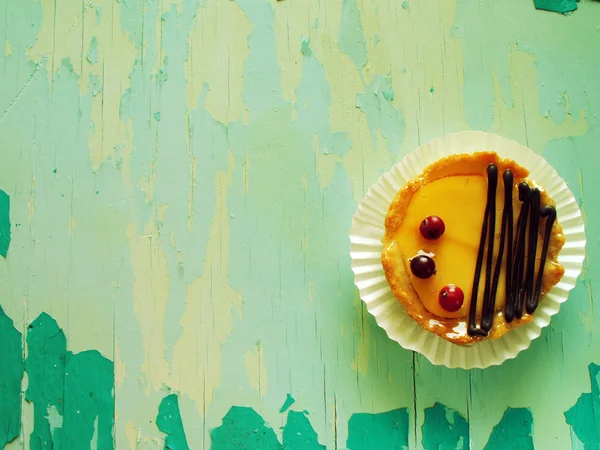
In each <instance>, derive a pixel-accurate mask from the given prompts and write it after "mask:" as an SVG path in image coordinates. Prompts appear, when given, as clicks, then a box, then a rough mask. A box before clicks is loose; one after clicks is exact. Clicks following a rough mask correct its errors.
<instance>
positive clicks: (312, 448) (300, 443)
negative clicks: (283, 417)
mask: <svg viewBox="0 0 600 450" xmlns="http://www.w3.org/2000/svg"><path fill="white" fill-rule="evenodd" d="M283 448H284V449H285V450H325V446H324V445H321V444H319V436H318V435H317V433H316V432H315V430H314V429H313V427H312V425H311V423H310V420H308V417H306V416H305V415H304V413H301V412H298V411H290V412H289V413H288V417H287V422H286V424H285V428H284V429H283Z"/></svg>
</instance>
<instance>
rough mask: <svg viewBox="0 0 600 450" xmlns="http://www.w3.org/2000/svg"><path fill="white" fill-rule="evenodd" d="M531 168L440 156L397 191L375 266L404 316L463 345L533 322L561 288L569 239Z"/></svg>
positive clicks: (495, 158)
mask: <svg viewBox="0 0 600 450" xmlns="http://www.w3.org/2000/svg"><path fill="white" fill-rule="evenodd" d="M555 207H556V205H555V203H554V201H553V200H552V198H550V196H549V195H548V193H547V192H546V191H545V190H544V189H543V188H541V187H540V186H538V185H537V184H536V183H535V180H532V179H529V171H528V170H527V169H525V168H524V167H521V166H520V165H519V164H517V163H516V162H515V161H513V160H511V159H507V158H501V157H500V156H499V155H498V154H497V153H495V152H492V151H477V152H473V153H468V154H454V155H449V156H445V157H442V158H441V159H439V160H437V161H436V162H434V163H432V164H430V165H429V166H428V167H427V168H425V170H424V171H423V173H421V174H420V175H419V176H417V177H415V178H413V179H411V180H410V181H408V183H406V184H405V185H404V186H403V187H402V188H401V189H400V190H399V191H398V192H397V193H396V195H395V197H394V199H393V201H392V202H391V204H390V207H389V210H388V211H387V215H386V217H385V233H384V236H383V239H382V244H383V251H382V253H381V263H382V266H383V269H384V272H385V278H386V279H387V282H388V283H389V287H390V288H391V290H392V291H393V293H394V296H395V297H396V299H397V300H398V301H399V302H400V303H401V304H402V305H403V306H404V308H405V309H406V312H407V313H408V315H409V316H410V317H411V318H412V319H414V320H415V321H416V322H417V323H418V324H419V325H420V326H421V327H423V328H424V329H425V330H427V331H430V332H432V333H435V334H437V335H438V336H440V337H442V338H444V339H446V340H447V341H449V342H451V343H454V344H459V345H467V346H468V345H472V344H475V343H477V342H480V341H482V340H494V339H498V338H500V337H501V336H503V335H504V334H506V333H507V332H508V331H510V330H511V329H514V328H517V327H520V326H522V325H524V324H526V323H528V322H530V321H531V320H532V317H533V314H534V312H535V311H536V309H537V308H538V306H539V305H540V302H543V300H544V296H545V294H546V293H548V292H549V291H550V290H551V289H552V287H553V286H555V285H556V284H557V283H559V282H560V280H561V278H562V277H563V275H564V272H565V271H564V268H563V266H562V265H561V264H560V263H559V261H558V255H559V252H560V251H561V249H562V248H563V246H564V244H565V237H564V235H563V230H562V227H561V224H560V223H559V220H558V219H559V218H557V213H556V208H555Z"/></svg>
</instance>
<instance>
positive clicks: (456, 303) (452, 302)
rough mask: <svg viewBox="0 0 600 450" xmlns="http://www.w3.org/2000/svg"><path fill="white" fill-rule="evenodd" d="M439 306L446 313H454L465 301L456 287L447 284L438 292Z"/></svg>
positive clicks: (463, 295)
mask: <svg viewBox="0 0 600 450" xmlns="http://www.w3.org/2000/svg"><path fill="white" fill-rule="evenodd" d="M438 298H439V302H440V306H441V307H442V308H444V309H445V310H446V311H448V312H455V311H458V310H459V309H460V307H461V306H462V305H463V302H464V300H465V294H463V291H462V289H461V288H459V287H458V286H454V285H453V284H449V285H448V286H444V287H443V288H442V289H441V290H440V295H439V297H438Z"/></svg>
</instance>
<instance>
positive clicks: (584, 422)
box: [565, 364, 600, 450]
mask: <svg viewBox="0 0 600 450" xmlns="http://www.w3.org/2000/svg"><path fill="white" fill-rule="evenodd" d="M589 372H590V381H591V385H592V391H591V392H589V393H584V394H581V397H579V399H578V400H577V403H576V404H575V405H574V406H573V407H572V408H571V409H569V410H568V411H567V412H565V419H566V420H567V423H568V424H569V425H570V426H571V427H572V428H573V431H574V432H575V435H576V436H577V438H578V439H579V440H580V441H581V442H582V443H583V445H584V449H585V450H593V449H597V448H600V387H599V383H600V366H598V365H596V364H590V366H589Z"/></svg>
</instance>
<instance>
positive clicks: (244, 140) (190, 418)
mask: <svg viewBox="0 0 600 450" xmlns="http://www.w3.org/2000/svg"><path fill="white" fill-rule="evenodd" d="M578 6H579V8H578V9H577V11H575V12H573V13H572V14H569V15H561V14H556V13H552V12H547V11H540V10H536V9H535V7H534V5H533V1H520V0H506V1H503V2H497V1H496V2H495V1H493V0H461V1H457V0H418V1H417V0H405V1H403V2H402V1H382V0H329V1H320V0H307V1H295V0H286V1H276V0H234V1H229V0H202V1H199V0H176V1H159V0H118V1H115V0H93V1H90V2H88V1H80V2H77V1H74V0H0V36H2V38H1V39H2V40H3V41H4V43H3V44H0V79H1V80H2V83H0V189H1V190H2V191H3V192H5V193H6V194H7V195H8V196H9V197H10V203H9V204H10V226H11V228H10V237H11V240H10V248H9V250H8V252H6V255H4V252H2V253H0V305H1V307H2V309H3V310H4V311H5V313H6V315H7V318H6V320H4V321H3V322H2V323H5V324H6V329H3V328H0V335H4V334H3V333H4V332H6V333H7V334H6V335H10V336H16V335H17V334H16V332H14V331H12V330H13V328H12V327H13V325H12V324H11V323H10V321H11V320H12V321H14V327H15V328H16V330H17V331H18V332H20V333H21V334H22V339H23V346H24V347H23V348H24V349H25V350H21V348H20V347H19V346H16V343H15V345H13V346H10V347H8V346H6V349H5V347H3V344H2V343H0V352H1V353H0V361H1V362H0V371H6V369H7V367H5V366H3V365H7V364H9V361H13V360H14V358H12V359H11V358H9V357H8V355H14V352H15V351H16V352H20V351H23V352H24V354H23V356H24V359H25V357H26V355H27V353H26V352H27V337H28V330H29V329H28V326H29V325H30V324H31V323H34V321H35V320H36V318H39V317H42V318H44V320H47V321H49V322H52V320H51V319H54V320H56V322H57V324H58V327H60V328H59V331H60V329H62V332H63V333H64V336H65V337H66V342H67V349H61V352H63V353H65V352H66V353H65V354H69V355H74V356H73V357H74V358H76V359H77V360H83V359H82V357H81V355H87V354H88V353H82V352H84V351H86V350H97V351H98V352H99V353H100V354H101V356H100V355H98V354H97V353H93V354H94V355H95V356H94V357H95V358H97V359H98V361H102V364H106V363H107V362H108V361H107V360H110V361H114V408H115V420H114V447H115V448H117V449H159V448H161V449H162V448H165V439H169V438H165V434H164V433H163V432H162V431H165V429H167V428H168V429H175V430H176V432H177V433H176V436H175V437H173V436H174V435H173V434H172V432H171V431H166V433H167V434H168V435H169V436H170V441H171V442H173V441H175V440H177V439H179V441H180V442H187V444H186V445H189V448H192V449H209V448H211V442H212V448H214V449H216V450H218V449H228V448H234V447H235V448H244V447H243V445H246V447H247V448H260V449H263V448H282V447H284V448H298V449H299V448H304V449H313V448H314V449H320V448H322V446H326V448H328V449H346V448H347V449H349V450H358V449H367V448H368V449H370V450H378V449H380V448H381V449H384V448H385V449H390V448H403V447H406V445H408V447H409V448H415V449H417V448H426V449H430V448H436V447H437V448H444V449H445V448H473V449H481V448H488V449H498V448H510V447H507V445H514V444H515V442H519V445H521V448H532V447H533V446H535V448H539V449H550V448H560V449H562V448H574V449H582V448H584V449H592V448H596V446H598V445H600V428H599V425H598V424H599V423H600V422H599V421H598V420H597V417H596V416H594V414H595V411H596V414H597V411H598V410H600V407H599V406H598V404H599V402H600V397H599V395H600V394H599V391H598V380H597V376H598V367H597V366H596V365H595V364H598V363H600V361H599V360H598V354H599V350H600V337H599V336H600V335H599V334H598V328H597V327H599V326H600V317H599V315H598V312H597V310H598V308H594V303H593V294H594V291H595V289H596V284H597V283H598V280H599V279H600V278H599V277H600V272H599V271H598V270H597V268H596V266H597V264H596V261H600V234H599V231H598V230H599V229H600V208H599V207H598V206H599V205H598V200H597V196H596V195H595V192H596V191H597V189H598V180H597V176H596V168H597V167H599V166H600V152H599V151H598V142H600V83H599V82H598V73H599V72H600V67H599V64H600V28H599V26H600V4H598V3H597V2H593V1H591V0H582V1H581V2H579V3H578ZM464 129H481V130H486V131H490V132H493V133H497V134H500V135H502V136H505V137H508V138H511V139H514V140H516V141H518V142H520V143H523V144H526V145H528V146H529V147H530V148H532V149H533V150H534V151H535V152H538V153H540V154H542V155H543V156H544V157H545V158H546V159H547V160H548V161H549V162H550V163H551V164H552V165H553V166H554V167H555V168H556V169H557V170H558V172H559V173H560V175H561V176H562V177H563V178H565V179H566V181H567V182H568V184H569V186H570V188H571V190H572V191H573V192H574V194H575V196H576V198H577V199H578V201H579V202H580V204H581V207H582V210H583V212H584V214H585V217H586V224H587V237H588V242H589V245H588V259H587V263H586V267H585V270H584V274H583V276H582V277H581V280H580V283H579V285H578V286H577V288H576V289H575V290H574V291H573V292H572V294H571V297H570V299H569V301H568V302H567V303H566V304H565V305H564V308H563V309H562V310H561V312H560V314H559V315H558V316H557V317H556V318H555V319H554V320H553V321H552V324H551V326H550V327H548V328H547V329H545V330H544V333H543V334H542V336H541V337H540V338H539V339H537V340H536V341H535V342H534V344H533V345H532V347H531V348H530V349H528V350H527V351H525V352H523V353H522V354H520V355H519V357H518V358H517V359H516V360H514V361H507V362H506V363H505V364H503V365H502V366H500V367H494V368H490V369H486V370H473V371H469V372H466V371H462V370H449V369H445V368H443V367H436V366H432V365H431V364H430V363H428V362H427V361H426V360H425V359H424V358H422V357H421V356H419V355H417V354H412V353H411V352H408V351H405V350H403V349H402V348H400V347H399V346H398V345H396V344H395V343H393V342H391V341H390V340H389V339H388V338H387V337H386V335H385V333H384V332H383V331H382V330H381V329H380V328H379V327H378V326H377V325H376V323H375V321H374V320H373V318H372V317H371V316H370V315H369V314H368V313H367V312H366V309H365V308H364V306H363V305H362V303H361V301H360V299H359V298H358V296H357V294H356V291H355V288H354V285H353V279H352V272H351V270H350V257H349V254H348V252H349V241H348V237H347V233H348V229H349V227H350V221H351V217H352V214H353V212H354V209H355V207H356V205H357V202H358V200H359V199H361V198H362V197H363V195H364V194H365V191H366V190H367V189H368V187H369V186H370V185H371V184H372V183H373V182H374V181H376V179H377V178H378V176H379V174H380V173H382V172H383V171H385V170H387V169H388V168H389V167H390V166H391V165H392V164H393V163H394V162H396V161H398V160H400V159H401V158H402V157H403V156H404V155H406V154H407V153H408V152H410V151H412V150H414V149H415V148H417V147H418V146H419V145H420V144H423V143H425V142H427V141H429V140H430V139H432V138H434V137H438V136H441V135H443V134H446V133H449V132H455V131H460V130H464ZM3 233H4V231H3V230H0V239H1V237H2V236H3V235H4V234H3ZM4 256H6V258H5V257H4ZM41 314H44V315H42V316H40V315H41ZM9 318H10V319H9ZM55 325H56V324H54V325H53V326H55ZM1 326H4V325H0V327H1ZM29 334H31V333H29ZM7 342H8V341H7ZM7 345H8V344H7ZM10 364H19V362H18V361H16V362H14V361H13V363H10ZM11 367H12V366H11ZM36 367H37V366H36ZM39 367H44V365H43V361H42V362H40V365H39ZM6 373H8V372H6ZM11 373H12V372H11ZM30 375H31V374H30ZM31 376H32V377H34V379H33V380H29V379H28V376H25V377H24V378H23V386H22V390H23V391H25V390H26V389H27V386H28V383H30V382H34V384H35V383H36V382H39V381H40V379H42V378H43V377H44V374H43V370H42V371H40V370H38V371H37V372H36V374H35V375H31ZM3 379H4V378H2V376H0V392H1V391H2V389H5V388H7V386H9V385H10V386H11V388H10V389H12V391H11V392H9V394H10V395H12V396H14V395H16V394H18V393H15V392H14V391H15V388H14V386H15V380H14V377H12V378H11V381H10V383H8V382H7V383H3V381H2V380H3ZM69 386H72V387H71V388H69V389H71V390H70V391H69V395H72V394H74V395H83V394H85V393H86V392H87V391H85V390H84V388H83V387H81V386H82V385H79V384H77V383H75V384H71V385H69ZM86 389H87V388H86ZM84 391H85V392H84ZM102 392H105V390H103V391H102ZM173 394H175V395H176V397H169V396H170V395H173ZM288 394H290V395H291V396H292V397H293V398H294V399H295V403H293V404H292V405H290V406H289V409H287V410H284V411H283V412H280V410H281V409H283V408H282V406H281V405H282V404H283V403H284V401H285V400H286V397H287V395H288ZM167 397H168V399H169V400H168V403H164V402H165V400H164V399H165V398H167ZM0 398H4V397H2V395H0ZM11 398H12V397H11ZM21 398H22V417H21V422H22V427H21V430H20V434H19V436H18V437H17V438H16V439H15V440H14V441H13V442H12V443H10V444H8V446H7V447H6V448H9V449H17V448H19V449H21V448H23V449H25V448H26V449H30V448H31V449H34V448H45V447H36V444H34V443H33V442H32V441H30V435H32V433H33V432H34V422H35V420H36V418H37V420H38V421H39V423H43V424H44V426H46V425H47V426H48V430H50V431H52V430H54V431H56V430H57V429H60V430H61V431H60V432H59V433H58V434H52V433H50V434H47V433H46V434H45V436H48V435H49V436H51V438H52V439H58V440H60V439H64V436H69V434H71V435H73V436H78V439H83V438H82V436H85V439H87V440H89V441H90V448H102V446H105V447H103V448H109V447H108V446H107V445H108V444H106V442H104V441H102V442H103V444H102V446H101V445H100V440H99V439H103V438H102V436H105V430H104V429H103V430H102V431H100V434H99V431H98V426H99V425H98V423H97V420H94V419H93V418H87V419H85V420H84V422H85V423H84V425H82V426H85V430H86V432H85V433H83V432H81V430H80V429H79V428H77V427H78V426H79V425H77V423H78V422H77V421H74V422H72V421H71V422H69V421H68V420H66V419H65V418H66V417H67V416H66V415H65V417H62V415H61V413H60V411H61V410H60V408H56V407H54V409H49V410H45V411H44V410H40V409H39V408H42V406H39V405H46V406H48V405H52V404H53V403H52V402H50V401H49V399H48V398H45V397H38V400H37V402H33V403H29V402H26V401H25V400H24V396H23V395H22V396H21ZM78 398H79V397H78ZM175 400H177V401H175ZM82 401H83V400H82ZM13 403H14V402H13ZM161 404H162V405H164V404H168V405H169V411H170V414H171V415H175V416H177V415H178V414H179V415H180V420H179V418H177V421H176V424H175V425H173V423H171V422H169V421H168V420H167V418H166V416H164V418H163V419H161V420H166V421H165V422H163V425H161V426H160V428H161V430H162V431H161V430H159V426H157V424H156V418H157V416H158V414H159V408H160V405H161ZM102 405H104V404H102ZM13 406H14V405H13ZM36 407H38V410H37V411H36V410H35V408H36ZM3 408H5V406H4V405H0V422H2V424H0V427H4V425H6V424H10V427H11V428H10V431H11V432H10V433H8V434H7V439H8V438H9V437H10V438H12V435H13V434H14V433H13V431H14V428H13V427H14V424H15V418H14V416H10V415H6V414H5V412H6V410H5V409H3ZM13 409H14V408H13ZM67 409H68V408H67ZM69 411H70V410H69ZM304 412H306V413H304ZM11 414H12V413H11ZM69 414H70V413H69ZM161 417H163V416H161ZM177 417H178V416H177ZM63 419H64V420H63ZM5 420H6V421H5ZM90 422H91V423H90ZM516 424H517V425H518V427H517V425H516ZM103 426H106V424H104V425H103ZM90 427H93V429H94V432H93V433H92V434H91V438H88V437H87V436H88V435H90V434H89V433H90V430H91V428H90ZM173 427H174V428H173ZM182 427H183V430H184V431H183V433H184V435H182V430H181V428H182ZM2 429H5V430H8V429H9V428H8V425H6V428H2ZM254 430H257V431H256V433H254ZM38 431H39V430H38ZM509 431H512V432H514V433H515V434H514V435H511V434H509ZM78 433H79V434H78ZM33 435H34V436H37V435H38V434H37V433H33ZM61 436H63V437H61ZM182 436H183V437H182ZM3 437H4V435H3V434H1V433H0V442H2V439H3ZM184 438H185V439H184ZM506 439H513V440H512V441H510V443H507V442H506ZM58 440H57V441H55V444H56V445H58ZM61 442H63V441H61ZM65 442H67V441H65ZM70 442H71V443H70V444H69V443H64V442H63V444H64V445H65V448H75V447H72V446H73V445H75V444H74V443H73V442H74V441H70ZM77 442H80V441H77ZM236 443H237V444H236ZM69 445H71V447H70V446H69ZM86 445H87V444H86ZM252 445H254V447H252ZM61 448H62V447H61ZM80 449H81V447H78V448H77V450H80Z"/></svg>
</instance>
